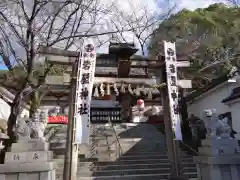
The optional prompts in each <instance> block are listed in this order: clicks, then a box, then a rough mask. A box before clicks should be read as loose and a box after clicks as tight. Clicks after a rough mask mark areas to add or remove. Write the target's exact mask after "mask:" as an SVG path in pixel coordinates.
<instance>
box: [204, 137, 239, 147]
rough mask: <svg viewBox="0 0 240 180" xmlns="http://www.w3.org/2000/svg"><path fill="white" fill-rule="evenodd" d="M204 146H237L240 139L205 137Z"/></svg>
mask: <svg viewBox="0 0 240 180" xmlns="http://www.w3.org/2000/svg"><path fill="white" fill-rule="evenodd" d="M202 146H214V147H216V148H218V147H221V146H228V147H234V148H235V147H237V146H238V141H237V140H236V139H204V140H202Z"/></svg>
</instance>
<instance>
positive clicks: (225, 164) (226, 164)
mask: <svg viewBox="0 0 240 180" xmlns="http://www.w3.org/2000/svg"><path fill="white" fill-rule="evenodd" d="M194 161H195V162H196V164H197V170H198V179H201V180H226V179H227V180H240V173H238V172H240V156H239V155H231V156H230V155H228V156H215V157H207V156H196V157H194Z"/></svg>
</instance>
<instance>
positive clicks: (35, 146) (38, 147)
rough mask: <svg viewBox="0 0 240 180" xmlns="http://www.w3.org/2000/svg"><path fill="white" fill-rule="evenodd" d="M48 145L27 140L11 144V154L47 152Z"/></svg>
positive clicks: (43, 142)
mask: <svg viewBox="0 0 240 180" xmlns="http://www.w3.org/2000/svg"><path fill="white" fill-rule="evenodd" d="M48 149H49V144H48V143H47V142H45V141H42V140H40V139H29V140H24V141H20V142H18V143H13V144H12V148H11V152H28V151H48Z"/></svg>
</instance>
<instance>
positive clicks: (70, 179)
mask: <svg viewBox="0 0 240 180" xmlns="http://www.w3.org/2000/svg"><path fill="white" fill-rule="evenodd" d="M78 61H79V57H77V58H76V60H75V62H74V63H73V65H72V73H71V86H70V96H69V97H70V101H69V112H68V126H67V141H66V151H65V159H64V170H63V179H64V180H75V179H76V177H75V176H76V174H74V171H75V169H76V168H77V167H74V166H75V165H73V164H74V163H75V161H78V158H76V157H75V156H74V155H73V154H78V148H76V146H77V144H73V142H74V139H73V138H74V134H75V133H74V132H75V131H76V130H75V122H74V114H75V95H76V79H77V71H78V64H79V63H78ZM76 151H77V153H76ZM74 178H75V179H74Z"/></svg>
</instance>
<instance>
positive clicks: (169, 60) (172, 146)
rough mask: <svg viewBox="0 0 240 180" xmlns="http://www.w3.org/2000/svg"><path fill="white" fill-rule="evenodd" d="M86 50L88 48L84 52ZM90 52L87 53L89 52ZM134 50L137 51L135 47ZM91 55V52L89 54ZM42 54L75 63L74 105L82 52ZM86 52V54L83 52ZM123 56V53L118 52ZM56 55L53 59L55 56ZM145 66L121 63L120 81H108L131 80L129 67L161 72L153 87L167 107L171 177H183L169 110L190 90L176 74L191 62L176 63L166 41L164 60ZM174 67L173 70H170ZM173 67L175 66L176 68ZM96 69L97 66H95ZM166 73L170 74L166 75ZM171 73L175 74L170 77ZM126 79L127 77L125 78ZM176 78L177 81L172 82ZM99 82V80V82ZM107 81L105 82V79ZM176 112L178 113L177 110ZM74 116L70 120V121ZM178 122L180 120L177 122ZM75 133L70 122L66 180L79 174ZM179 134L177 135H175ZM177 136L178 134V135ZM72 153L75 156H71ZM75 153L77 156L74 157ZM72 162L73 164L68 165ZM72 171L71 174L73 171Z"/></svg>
mask: <svg viewBox="0 0 240 180" xmlns="http://www.w3.org/2000/svg"><path fill="white" fill-rule="evenodd" d="M87 46H88V47H89V48H90V47H91V48H93V49H95V48H94V45H93V44H91V43H90V44H87ZM85 50H86V49H85ZM86 51H87V50H86ZM132 51H135V49H134V48H133V49H132ZM89 52H91V51H89ZM40 53H41V54H45V56H47V57H48V61H51V62H52V63H58V64H68V65H70V64H72V74H71V87H72V88H71V92H70V95H71V96H70V98H71V102H73V101H74V100H75V92H74V91H75V90H76V86H77V84H76V83H77V80H78V79H77V74H78V72H79V62H78V61H79V55H80V54H79V53H78V52H73V51H66V50H60V49H54V48H46V47H41V48H40ZM81 53H84V52H81ZM118 53H121V52H118ZM53 55H54V56H53ZM141 62H142V63H141V64H140V65H139V64H136V63H134V60H133V61H132V62H130V61H129V59H127V60H122V61H120V62H119V64H118V74H119V76H118V78H112V79H110V78H109V80H116V79H120V80H125V81H126V80H127V79H128V80H129V77H128V76H129V71H130V68H145V69H155V70H156V69H160V71H159V76H160V84H158V85H157V84H156V82H155V83H153V84H151V85H155V86H156V87H158V89H159V90H160V92H161V97H162V101H163V108H164V124H165V129H166V138H167V146H168V152H169V154H168V156H169V160H170V162H171V164H172V172H173V173H172V176H173V177H178V178H179V177H181V176H182V171H181V163H180V162H181V161H180V156H179V146H178V141H175V140H173V131H172V130H173V129H172V122H173V121H174V122H176V117H175V119H174V116H173V114H174V112H173V113H172V110H176V108H177V107H174V109H172V108H170V105H171V106H174V104H173V101H172V99H173V98H174V99H177V95H176V93H177V86H180V87H181V88H191V81H190V80H179V81H177V79H176V73H177V67H188V66H190V63H189V62H188V61H177V60H176V50H175V44H174V43H169V42H165V60H162V61H159V60H145V61H141ZM170 66H171V67H170ZM173 66H174V67H173ZM93 68H95V64H94V66H93ZM166 72H167V73H166ZM168 73H172V74H171V75H170V76H169V74H168ZM126 76H127V77H126ZM173 77H175V79H173ZM96 80H97V81H99V78H98V79H96ZM105 81H106V80H105ZM171 82H173V83H175V86H174V89H173V90H174V92H175V95H174V97H172V96H171V95H169V94H172V93H173V92H169V91H170V90H171V84H170V83H171ZM176 111H177V110H176ZM73 113H74V108H73V107H72V108H70V111H69V119H72V117H73V116H74V114H73ZM70 117H71V118H70ZM178 121H179V119H178ZM75 130H76V122H74V121H70V120H69V124H68V140H70V142H69V143H67V145H66V156H65V166H64V169H65V171H66V172H65V173H64V179H69V177H71V180H75V179H76V172H77V169H76V168H77V165H76V164H74V162H75V163H77V162H76V159H77V154H78V145H77V144H75V143H73V139H72V138H71V137H74V136H73V134H74V132H75ZM175 133H176V132H175ZM175 137H176V135H175ZM72 152H73V153H72ZM72 154H74V156H72ZM69 159H70V161H71V162H69ZM70 169H71V170H72V171H70Z"/></svg>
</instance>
